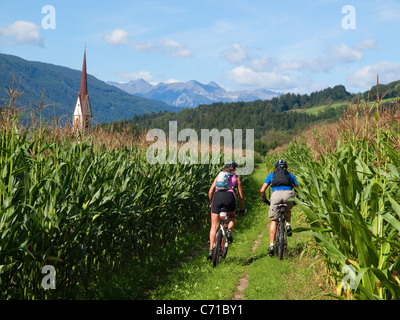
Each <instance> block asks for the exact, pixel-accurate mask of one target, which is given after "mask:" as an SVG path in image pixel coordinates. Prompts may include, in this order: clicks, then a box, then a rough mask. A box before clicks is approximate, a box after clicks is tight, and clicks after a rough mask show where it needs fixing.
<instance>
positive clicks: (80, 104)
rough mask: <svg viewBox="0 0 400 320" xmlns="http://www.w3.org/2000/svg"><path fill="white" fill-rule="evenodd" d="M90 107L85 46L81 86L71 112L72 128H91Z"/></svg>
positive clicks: (86, 129)
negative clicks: (72, 112)
mask: <svg viewBox="0 0 400 320" xmlns="http://www.w3.org/2000/svg"><path fill="white" fill-rule="evenodd" d="M92 118H93V115H92V108H91V107H90V100H89V94H88V89H87V72H86V47H85V53H84V56H83V67H82V78H81V87H80V89H79V93H78V99H77V101H76V105H75V110H74V114H73V126H74V129H77V130H81V131H86V132H90V130H91V129H92Z"/></svg>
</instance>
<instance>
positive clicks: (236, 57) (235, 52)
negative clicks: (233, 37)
mask: <svg viewBox="0 0 400 320" xmlns="http://www.w3.org/2000/svg"><path fill="white" fill-rule="evenodd" d="M221 57H222V58H224V59H226V60H228V61H229V62H231V63H234V64H237V63H240V62H242V61H244V60H247V59H248V54H247V49H246V48H245V47H243V46H241V45H240V44H239V43H234V44H233V45H232V46H231V47H229V48H228V49H225V50H224V51H222V52H221Z"/></svg>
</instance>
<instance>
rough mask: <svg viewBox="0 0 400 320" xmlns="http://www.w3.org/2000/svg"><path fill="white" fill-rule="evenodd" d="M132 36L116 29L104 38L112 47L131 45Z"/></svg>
mask: <svg viewBox="0 0 400 320" xmlns="http://www.w3.org/2000/svg"><path fill="white" fill-rule="evenodd" d="M129 38H130V35H129V33H128V32H126V31H125V30H122V29H115V30H114V31H112V32H110V33H109V34H106V35H105V36H104V41H105V42H107V43H108V44H110V45H112V46H119V45H127V44H128V43H129Z"/></svg>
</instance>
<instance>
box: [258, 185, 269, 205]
mask: <svg viewBox="0 0 400 320" xmlns="http://www.w3.org/2000/svg"><path fill="white" fill-rule="evenodd" d="M268 186H269V184H268V183H265V182H264V184H263V186H262V187H261V189H260V194H261V197H262V199H263V201H267V197H266V196H265V190H267V188H268Z"/></svg>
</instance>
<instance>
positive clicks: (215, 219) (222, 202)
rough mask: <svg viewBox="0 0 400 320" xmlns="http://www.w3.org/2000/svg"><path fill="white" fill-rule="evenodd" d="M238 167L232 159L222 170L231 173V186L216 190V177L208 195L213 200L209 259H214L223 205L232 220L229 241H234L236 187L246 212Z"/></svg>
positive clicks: (228, 234)
mask: <svg viewBox="0 0 400 320" xmlns="http://www.w3.org/2000/svg"><path fill="white" fill-rule="evenodd" d="M237 167H238V165H237V163H236V162H235V161H230V162H228V163H227V164H226V165H225V168H224V169H223V170H222V171H224V172H229V173H231V175H230V177H229V180H228V185H229V188H228V189H227V190H216V185H217V178H218V176H217V177H216V178H215V179H214V182H213V183H212V185H211V187H210V190H209V191H208V197H209V199H210V202H211V228H210V251H209V253H208V256H207V260H211V259H212V253H213V250H212V249H213V244H214V239H215V234H216V233H217V229H218V226H219V219H220V217H219V214H220V212H221V209H222V208H223V207H226V208H227V209H228V216H229V218H230V222H229V224H228V233H227V238H228V241H229V242H232V241H233V238H232V229H233V226H234V225H235V214H236V195H235V191H234V189H235V188H237V189H238V192H239V201H240V208H241V210H240V213H243V212H244V197H243V190H242V183H241V181H240V179H239V178H238V177H237V176H236V168H237Z"/></svg>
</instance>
